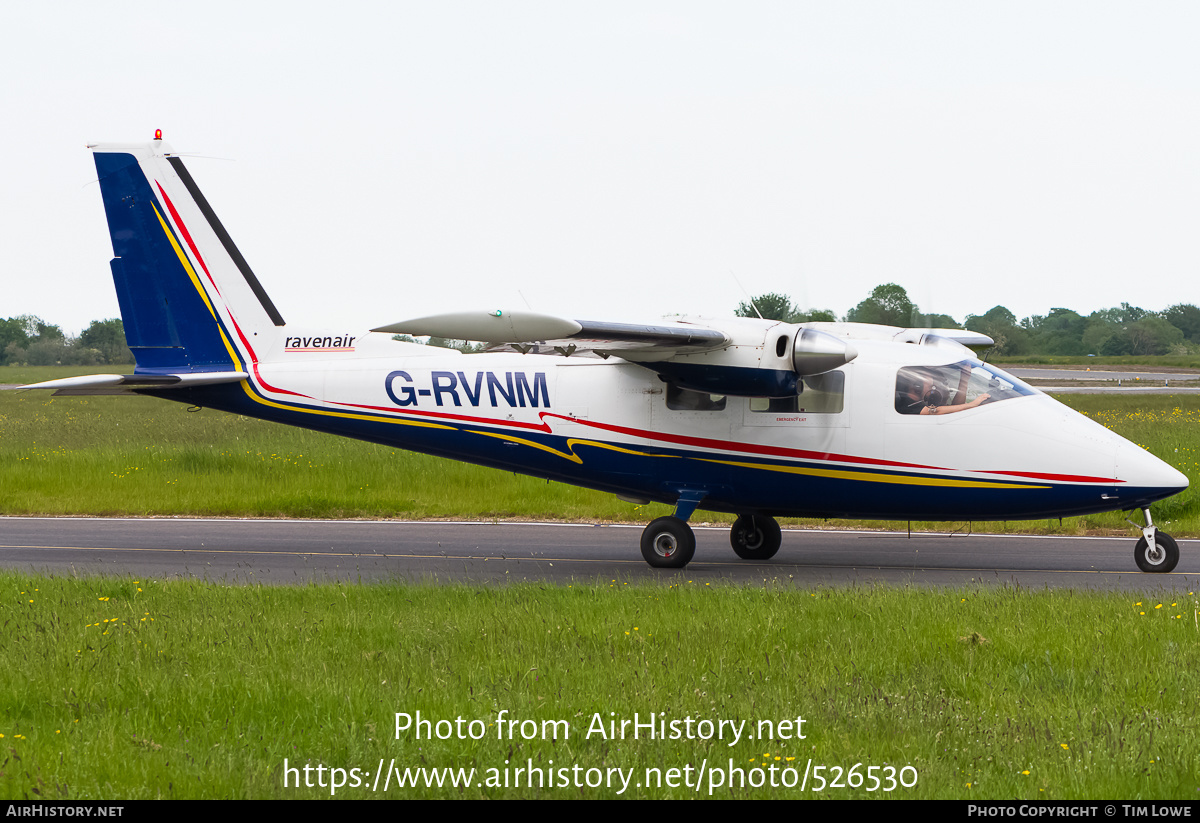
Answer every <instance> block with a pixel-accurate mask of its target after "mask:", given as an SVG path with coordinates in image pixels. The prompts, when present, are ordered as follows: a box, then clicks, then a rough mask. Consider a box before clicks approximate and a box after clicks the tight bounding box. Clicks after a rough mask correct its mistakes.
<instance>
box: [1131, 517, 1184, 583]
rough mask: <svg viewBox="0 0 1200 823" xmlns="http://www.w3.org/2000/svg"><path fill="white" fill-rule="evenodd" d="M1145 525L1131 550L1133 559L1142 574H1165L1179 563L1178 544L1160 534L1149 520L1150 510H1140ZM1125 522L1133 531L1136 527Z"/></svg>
mask: <svg viewBox="0 0 1200 823" xmlns="http://www.w3.org/2000/svg"><path fill="white" fill-rule="evenodd" d="M1142 514H1143V515H1144V516H1145V518H1146V525H1145V526H1142V527H1141V531H1142V537H1141V539H1140V540H1138V542H1137V546H1136V547H1134V550H1133V559H1134V561H1135V562H1136V563H1137V565H1138V568H1139V569H1141V570H1142V571H1144V572H1150V573H1154V574H1166V573H1167V572H1169V571H1171V570H1172V569H1174V568H1175V564H1177V563H1178V562H1179V544H1178V543H1176V542H1175V538H1173V537H1171V535H1169V534H1167V533H1166V532H1160V531H1159V530H1158V528H1157V527H1156V526H1155V525H1154V521H1152V520H1151V519H1150V509H1149V508H1145V509H1142ZM1125 522H1127V523H1128V524H1129V525H1131V526H1133V527H1134V528H1135V529H1136V528H1138V525H1137V524H1136V523H1134V522H1133V521H1132V520H1129V519H1128V518H1126V520H1125Z"/></svg>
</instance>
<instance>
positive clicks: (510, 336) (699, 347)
mask: <svg viewBox="0 0 1200 823" xmlns="http://www.w3.org/2000/svg"><path fill="white" fill-rule="evenodd" d="M371 331H374V332H385V333H388V334H411V335H433V336H436V337H445V338H449V339H452V340H481V341H484V342H487V343H498V344H506V345H510V346H512V347H513V348H514V349H516V350H517V351H533V350H537V351H556V352H558V353H559V354H564V355H570V354H574V353H576V352H584V351H593V352H596V353H597V354H601V355H608V354H616V355H618V356H619V357H624V358H626V359H629V360H636V361H653V360H660V359H664V358H667V357H671V356H673V355H675V354H678V353H683V352H687V353H689V354H690V353H694V352H702V351H708V350H710V349H719V348H722V347H724V346H727V345H729V342H730V340H729V337H728V336H727V335H726V334H725V332H723V331H720V330H718V329H714V328H710V327H707V326H699V325H695V324H692V323H681V322H670V321H664V322H662V323H657V324H653V325H647V324H640V323H611V322H607V321H597V320H569V319H567V318H563V317H554V316H553V315H548V314H538V313H536V312H508V311H503V312H502V311H495V312H483V311H479V312H456V313H453V314H438V315H433V316H430V317H419V318H415V319H413V320H403V321H401V322H399V323H390V324H388V325H386V326H380V327H378V328H374V329H371Z"/></svg>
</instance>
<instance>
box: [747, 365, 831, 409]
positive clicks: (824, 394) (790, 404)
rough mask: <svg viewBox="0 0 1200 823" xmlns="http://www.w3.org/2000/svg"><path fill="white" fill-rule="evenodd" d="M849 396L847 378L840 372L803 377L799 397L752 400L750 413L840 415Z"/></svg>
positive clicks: (753, 398) (757, 398)
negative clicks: (847, 395)
mask: <svg viewBox="0 0 1200 823" xmlns="http://www.w3.org/2000/svg"><path fill="white" fill-rule="evenodd" d="M845 397H846V375H845V374H843V373H842V372H840V371H831V372H826V373H825V374H814V375H812V376H811V377H805V378H803V379H802V380H801V382H800V394H799V395H797V396H795V397H752V398H750V411H752V412H767V413H771V414H780V413H783V414H787V413H790V412H805V413H807V414H840V413H841V412H842V409H843V408H845Z"/></svg>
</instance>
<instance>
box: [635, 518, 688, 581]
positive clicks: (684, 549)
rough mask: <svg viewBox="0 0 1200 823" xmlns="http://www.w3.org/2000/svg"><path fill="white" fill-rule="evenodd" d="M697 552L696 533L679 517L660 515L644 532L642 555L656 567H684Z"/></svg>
mask: <svg viewBox="0 0 1200 823" xmlns="http://www.w3.org/2000/svg"><path fill="white" fill-rule="evenodd" d="M695 554H696V535H695V533H694V532H693V531H692V527H691V526H689V525H688V524H687V523H685V522H684V521H682V520H680V519H679V518H678V517H660V518H658V519H657V520H655V521H654V522H652V523H651V524H650V525H649V526H647V527H646V530H645V531H643V532H642V557H644V558H645V559H646V562H647V563H649V564H650V565H651V566H653V567H654V568H656V569H682V568H683V567H684V566H686V565H687V564H688V563H690V562H691V561H692V557H693V556H694V555H695Z"/></svg>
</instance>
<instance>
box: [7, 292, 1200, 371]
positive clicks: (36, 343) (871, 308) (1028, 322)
mask: <svg viewBox="0 0 1200 823" xmlns="http://www.w3.org/2000/svg"><path fill="white" fill-rule="evenodd" d="M736 314H737V315H738V316H740V317H758V316H760V315H761V316H762V317H764V318H766V319H768V320H781V321H783V322H786V323H808V322H834V321H837V320H839V319H841V320H845V321H847V322H853V323H879V324H881V325H885V326H899V327H901V328H940V329H969V330H971V331H977V332H982V333H983V334H986V335H988V336H989V337H991V338H992V339H993V340H995V341H996V346H995V348H994V349H993V353H994V354H996V355H1004V356H1011V355H1018V356H1019V355H1068V356H1086V355H1089V354H1095V355H1105V356H1108V355H1161V354H1200V308H1197V307H1196V306H1195V305H1193V304H1191V303H1177V304H1175V305H1173V306H1170V307H1169V308H1167V309H1164V310H1163V311H1149V310H1147V309H1143V308H1139V307H1137V306H1132V305H1130V304H1129V303H1122V304H1121V305H1120V306H1117V307H1115V308H1110V309H1101V310H1099V311H1094V312H1092V313H1091V314H1088V315H1086V316H1085V315H1081V314H1079V313H1078V312H1075V311H1072V310H1071V309H1064V308H1053V309H1051V310H1050V312H1049V313H1048V314H1044V315H1040V314H1039V315H1032V316H1030V317H1026V318H1023V319H1021V320H1017V317H1016V315H1014V314H1013V313H1012V312H1011V311H1009V310H1008V309H1007V308H1005V307H1004V306H994V307H992V308H991V309H989V310H988V311H986V312H984V313H982V314H969V315H967V317H966V319H965V320H963V322H962V323H959V322H958V321H957V320H955V319H954V318H953V317H950V316H949V315H945V314H926V313H924V312H922V311H921V310H920V308H919V307H918V306H917V305H916V304H915V303H913V301H912V300H911V299H910V298H909V296H908V293H907V292H906V291H905V289H904V288H903V287H901V286H899V285H897V284H895V283H884V284H882V285H880V286H876V287H875V288H874V289H873V290H872V291H871V294H870V295H869V296H868V297H867V298H866V299H864V300H863V301H862V302H860V303H859V304H858V305H856V306H855V307H854V308H852V309H850V310H849V311H848V312H846V314H845V315H843V316H842V317H840V318H839V317H838V316H837V314H835V313H834V312H833V311H832V310H830V309H815V310H811V311H804V310H803V309H801V308H799V307H798V306H797V305H796V304H795V303H794V302H793V301H792V299H791V298H790V297H788V296H787V295H785V294H780V293H777V292H771V293H768V294H760V295H758V296H756V297H753V298H752V299H751V300H750V301H746V302H743V303H740V304H739V305H738V307H737V310H736ZM397 339H410V340H411V338H407V337H406V336H401V335H397ZM414 342H416V341H414ZM428 342H429V344H430V345H435V346H436V345H440V346H444V347H448V348H462V349H463V350H465V351H477V350H478V349H479V347H477V346H471V345H470V344H466V343H463V342H460V341H456V340H455V341H451V340H442V339H441V338H433V339H431V340H429V341H428ZM130 363H133V354H132V353H131V352H130V351H129V347H128V346H127V345H126V344H125V328H124V326H123V325H122V323H121V321H120V319H118V318H113V319H109V320H93V321H92V323H91V325H89V326H88V327H87V328H86V329H84V330H83V331H82V332H81V333H80V334H79V336H78V337H68V336H67V335H66V334H64V333H63V330H62V329H61V328H60V327H59V326H55V325H51V324H49V323H47V322H45V321H44V320H42V319H41V318H40V317H35V316H33V315H29V314H25V315H20V316H18V317H10V318H8V319H7V320H0V365H28V366H52V365H82V366H92V365H110V364H111V365H125V364H130Z"/></svg>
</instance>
